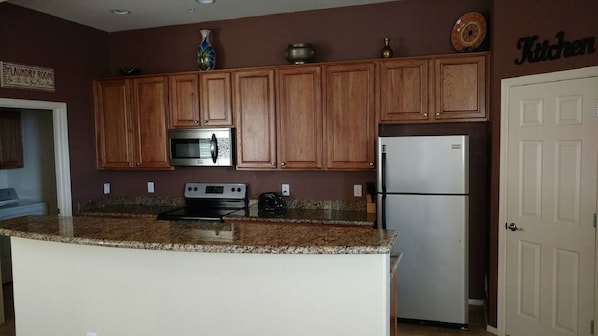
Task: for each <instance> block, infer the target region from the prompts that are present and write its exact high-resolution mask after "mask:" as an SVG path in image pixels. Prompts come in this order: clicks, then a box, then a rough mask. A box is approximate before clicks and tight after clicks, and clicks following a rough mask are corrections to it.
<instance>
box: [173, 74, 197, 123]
mask: <svg viewBox="0 0 598 336" xmlns="http://www.w3.org/2000/svg"><path fill="white" fill-rule="evenodd" d="M168 87H169V94H170V111H169V125H170V127H173V128H176V127H197V126H199V120H200V117H199V76H198V75H197V74H195V73H193V74H180V75H170V76H168Z"/></svg>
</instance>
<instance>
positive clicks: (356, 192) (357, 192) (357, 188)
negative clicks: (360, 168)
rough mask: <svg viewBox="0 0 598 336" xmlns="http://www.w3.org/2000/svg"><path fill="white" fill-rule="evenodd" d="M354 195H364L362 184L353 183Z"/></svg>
mask: <svg viewBox="0 0 598 336" xmlns="http://www.w3.org/2000/svg"><path fill="white" fill-rule="evenodd" d="M353 196H355V197H361V196H363V191H362V190H361V184H354V185H353Z"/></svg>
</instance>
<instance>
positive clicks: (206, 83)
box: [199, 72, 233, 126]
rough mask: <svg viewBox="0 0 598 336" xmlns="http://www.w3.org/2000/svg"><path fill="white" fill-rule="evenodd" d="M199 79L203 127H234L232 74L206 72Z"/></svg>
mask: <svg viewBox="0 0 598 336" xmlns="http://www.w3.org/2000/svg"><path fill="white" fill-rule="evenodd" d="M199 78H200V86H199V88H200V100H199V101H200V104H201V105H200V106H201V118H202V123H203V126H232V125H233V114H232V102H231V100H232V96H231V74H230V72H206V73H202V74H201V75H200V76H199Z"/></svg>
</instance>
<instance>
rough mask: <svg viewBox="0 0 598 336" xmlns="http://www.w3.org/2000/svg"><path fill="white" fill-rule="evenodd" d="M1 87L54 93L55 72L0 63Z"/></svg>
mask: <svg viewBox="0 0 598 336" xmlns="http://www.w3.org/2000/svg"><path fill="white" fill-rule="evenodd" d="M0 69H1V73H0V87H3V88H13V89H31V90H42V91H54V70H53V69H50V68H42V67H36V66H29V65H22V64H16V63H9V62H2V61H0Z"/></svg>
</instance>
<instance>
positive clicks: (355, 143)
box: [324, 62, 376, 170]
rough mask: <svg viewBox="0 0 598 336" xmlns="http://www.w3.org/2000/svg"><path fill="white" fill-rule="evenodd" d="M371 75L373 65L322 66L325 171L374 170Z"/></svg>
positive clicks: (373, 120) (373, 69)
mask: <svg viewBox="0 0 598 336" xmlns="http://www.w3.org/2000/svg"><path fill="white" fill-rule="evenodd" d="M374 75H375V67H374V63H372V62H364V63H355V64H339V65H328V66H325V77H324V125H325V134H326V138H325V139H326V141H325V144H326V145H325V146H326V168H327V169H339V170H342V169H349V170H351V169H356V170H362V169H374V160H375V134H376V125H375V109H374V108H375V103H374V88H375V83H374V80H375V78H374Z"/></svg>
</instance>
